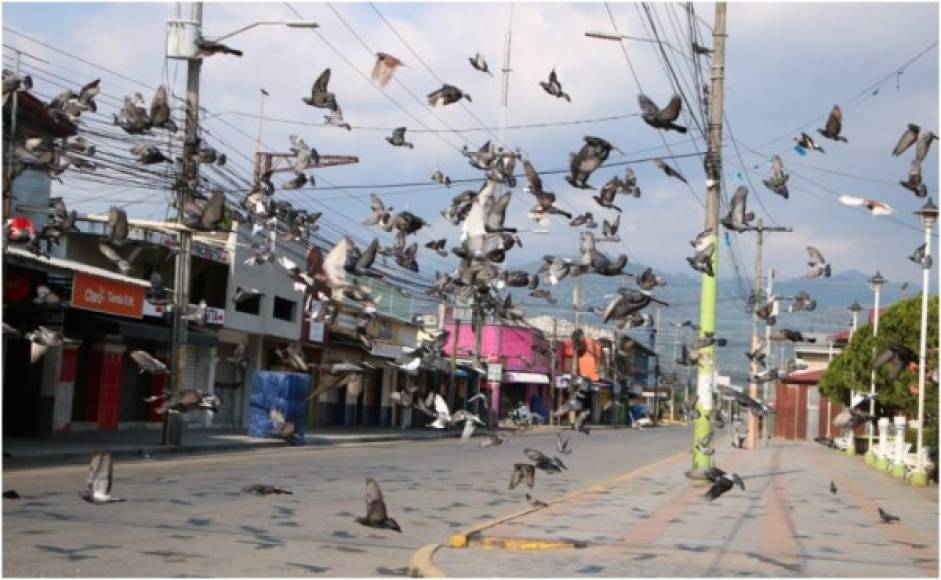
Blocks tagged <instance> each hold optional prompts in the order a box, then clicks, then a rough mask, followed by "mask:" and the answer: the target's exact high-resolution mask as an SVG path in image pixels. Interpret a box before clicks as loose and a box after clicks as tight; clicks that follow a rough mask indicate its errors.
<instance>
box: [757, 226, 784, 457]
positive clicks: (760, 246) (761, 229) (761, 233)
mask: <svg viewBox="0 0 941 580" xmlns="http://www.w3.org/2000/svg"><path fill="white" fill-rule="evenodd" d="M754 230H755V234H756V237H755V286H754V288H753V289H752V296H754V299H755V304H754V306H753V307H752V336H751V350H752V351H754V350H755V348H756V347H757V346H758V315H757V314H755V311H756V310H757V309H758V306H759V304H758V301H759V299H760V297H761V272H762V270H761V269H762V265H761V261H762V256H763V252H764V244H765V242H764V239H765V232H792V231H794V230H792V229H791V228H784V227H765V222H764V219H762V218H758V226H757V227H755V228H754ZM757 374H758V362H757V360H752V362H751V376H752V377H754V376H755V375H757ZM748 396H749V397H751V398H752V399H755V400H757V399H758V383H756V382H755V381H754V379H752V380H751V381H749V384H748ZM765 402H767V401H765ZM746 417H747V418H746V425H747V428H748V433H747V437H746V439H745V447H746V449H754V448H755V447H756V444H757V442H758V418H757V417H755V416H754V415H753V414H752V413H747V414H746Z"/></svg>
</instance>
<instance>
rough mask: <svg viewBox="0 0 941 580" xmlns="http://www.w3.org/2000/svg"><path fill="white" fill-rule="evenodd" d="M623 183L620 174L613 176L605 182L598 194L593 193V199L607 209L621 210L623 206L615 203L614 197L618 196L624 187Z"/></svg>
mask: <svg viewBox="0 0 941 580" xmlns="http://www.w3.org/2000/svg"><path fill="white" fill-rule="evenodd" d="M623 185H624V184H623V183H622V182H621V180H620V179H619V178H618V176H616V175H615V176H614V177H612V178H611V179H610V180H608V182H607V183H605V184H604V185H603V186H602V187H601V189H600V190H598V195H593V196H592V199H593V200H595V201H596V202H597V203H598V205H600V206H601V207H603V208H606V209H613V210H617V211H618V213H620V212H621V208H620V207H618V206H616V205H614V198H615V196H617V194H618V191H620V190H621V189H622V187H623Z"/></svg>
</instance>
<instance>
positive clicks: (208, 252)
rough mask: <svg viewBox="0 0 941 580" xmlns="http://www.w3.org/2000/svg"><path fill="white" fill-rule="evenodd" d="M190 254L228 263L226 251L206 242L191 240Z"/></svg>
mask: <svg viewBox="0 0 941 580" xmlns="http://www.w3.org/2000/svg"><path fill="white" fill-rule="evenodd" d="M190 254H192V255H193V256H197V257H199V258H204V259H206V260H212V261H213V262H219V263H220V264H228V263H229V252H228V251H226V250H223V249H220V248H214V247H212V246H209V245H207V244H201V243H199V242H195V241H194V242H193V247H192V249H191V250H190Z"/></svg>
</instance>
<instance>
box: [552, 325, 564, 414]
mask: <svg viewBox="0 0 941 580" xmlns="http://www.w3.org/2000/svg"><path fill="white" fill-rule="evenodd" d="M558 332H559V320H558V319H557V318H555V317H553V318H552V348H551V351H552V359H551V361H550V362H551V363H552V366H551V367H550V368H549V394H550V395H551V396H552V400H553V401H555V406H554V408H553V409H552V410H553V411H557V410H558V409H559V405H561V404H562V401H561V397H562V394H561V392H560V391H561V389H557V388H556V386H555V365H556V360H555V357H556V350H557V349H556V347H557V345H558V342H559V334H558ZM555 420H556V423H558V424H561V422H562V418H561V417H556V418H555ZM549 423H550V424H552V413H549Z"/></svg>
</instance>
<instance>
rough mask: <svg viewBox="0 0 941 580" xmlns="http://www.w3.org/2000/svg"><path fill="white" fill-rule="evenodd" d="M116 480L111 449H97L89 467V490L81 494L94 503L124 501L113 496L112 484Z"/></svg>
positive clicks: (83, 497)
mask: <svg viewBox="0 0 941 580" xmlns="http://www.w3.org/2000/svg"><path fill="white" fill-rule="evenodd" d="M113 480H114V462H113V460H112V459H111V452H110V451H95V453H94V454H93V455H92V457H91V465H89V468H88V479H87V482H88V491H83V492H81V493H79V496H80V497H81V498H82V499H84V500H85V501H87V502H88V503H93V504H105V503H117V502H122V501H124V500H123V499H118V498H114V497H111V484H112V482H113Z"/></svg>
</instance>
